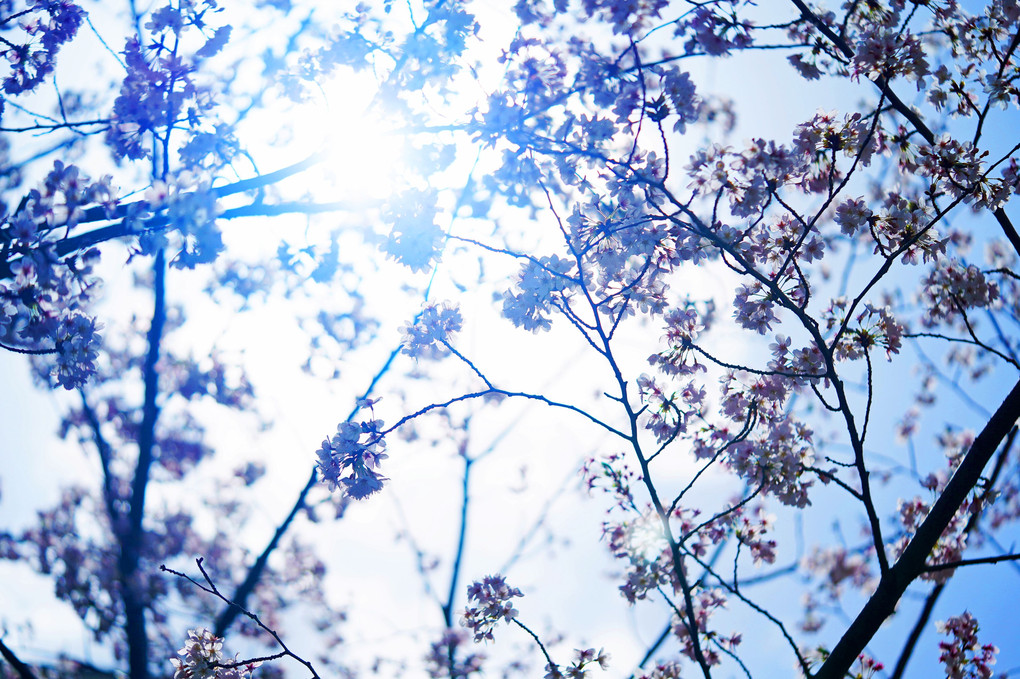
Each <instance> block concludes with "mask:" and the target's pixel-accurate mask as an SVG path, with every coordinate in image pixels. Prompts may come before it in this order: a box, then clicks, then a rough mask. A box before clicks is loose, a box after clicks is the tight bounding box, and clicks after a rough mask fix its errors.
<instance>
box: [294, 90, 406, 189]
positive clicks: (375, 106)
mask: <svg viewBox="0 0 1020 679" xmlns="http://www.w3.org/2000/svg"><path fill="white" fill-rule="evenodd" d="M377 92H378V82H377V81H376V80H375V79H374V78H373V77H372V76H371V74H368V73H352V72H350V71H347V72H340V73H338V74H336V75H335V76H334V77H332V78H330V79H329V80H327V81H326V82H324V83H322V85H321V87H320V88H317V89H316V90H313V91H312V92H311V98H310V99H309V101H308V102H306V103H304V104H302V105H301V106H300V107H299V108H298V109H297V111H296V116H297V117H296V118H295V130H294V134H295V142H296V144H295V145H296V147H297V148H306V149H309V150H310V151H311V152H312V153H314V152H321V153H323V154H325V156H326V159H325V161H324V162H323V166H322V169H323V171H324V172H323V181H324V184H325V185H324V186H322V187H321V188H320V187H309V188H310V189H313V188H314V192H315V193H320V191H321V193H323V195H326V196H330V198H329V199H330V200H336V199H339V200H351V199H356V200H367V201H375V200H385V199H386V198H387V197H388V196H390V195H392V194H393V192H394V191H395V190H396V189H397V187H398V186H399V184H400V178H401V176H402V175H403V174H404V172H405V162H406V160H405V143H406V140H405V137H404V135H403V134H402V133H401V130H400V129H399V121H398V120H397V119H396V117H395V116H391V115H388V114H387V112H386V110H385V106H384V105H383V104H381V103H379V102H377V101H376V100H375V99H376V93H377Z"/></svg>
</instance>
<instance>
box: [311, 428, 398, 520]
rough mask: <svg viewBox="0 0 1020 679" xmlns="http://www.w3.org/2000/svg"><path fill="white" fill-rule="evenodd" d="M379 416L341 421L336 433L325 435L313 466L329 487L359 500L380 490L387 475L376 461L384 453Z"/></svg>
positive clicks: (384, 446) (381, 458)
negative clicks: (363, 419)
mask: <svg viewBox="0 0 1020 679" xmlns="http://www.w3.org/2000/svg"><path fill="white" fill-rule="evenodd" d="M382 426H383V422H382V420H366V421H364V422H341V423H340V425H339V426H338V427H337V433H336V434H334V435H333V437H332V438H331V439H325V440H323V442H322V445H321V446H320V447H319V450H318V451H317V452H316V454H317V455H318V458H319V461H318V463H317V468H318V470H319V474H320V475H321V476H322V479H323V481H325V482H326V483H327V484H328V485H329V489H330V490H331V491H332V490H337V489H340V491H341V492H342V493H343V495H344V496H345V497H349V498H352V499H354V500H361V499H363V498H366V497H368V496H369V495H371V494H372V493H375V492H376V491H378V490H380V489H381V488H382V486H383V482H384V481H386V480H387V479H386V478H385V477H384V476H382V475H381V474H379V472H378V471H377V470H378V468H379V462H380V461H381V460H384V459H386V458H387V457H388V456H387V455H386V453H384V452H383V451H384V450H385V449H386V441H385V440H384V439H383V436H382V433H381V430H382Z"/></svg>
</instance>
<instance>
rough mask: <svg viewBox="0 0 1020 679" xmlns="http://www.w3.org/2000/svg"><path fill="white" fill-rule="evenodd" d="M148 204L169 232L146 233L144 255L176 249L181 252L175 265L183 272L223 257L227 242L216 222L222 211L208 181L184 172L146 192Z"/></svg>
mask: <svg viewBox="0 0 1020 679" xmlns="http://www.w3.org/2000/svg"><path fill="white" fill-rule="evenodd" d="M145 203H146V204H147V206H148V209H149V212H151V213H154V214H158V215H160V217H161V219H162V220H165V222H166V228H165V230H159V231H147V232H143V233H142V235H141V237H140V238H139V246H140V248H141V250H142V252H145V253H150V252H154V251H155V250H156V249H158V248H162V247H164V246H165V245H168V244H169V245H173V246H174V247H175V249H177V251H178V252H177V255H176V256H175V257H174V258H173V260H172V262H171V264H172V266H174V267H176V268H181V269H193V268H195V266H197V265H198V264H207V263H209V262H212V261H214V260H215V259H216V257H217V256H218V255H219V254H220V251H221V250H222V249H223V238H222V235H221V234H220V229H219V226H218V225H217V223H216V218H217V217H218V216H219V215H220V212H222V210H221V208H220V206H219V203H218V202H217V200H216V194H215V193H214V192H213V191H212V190H211V189H210V186H209V182H208V180H207V179H204V178H202V177H200V176H198V175H195V174H193V173H191V172H181V173H178V174H176V175H174V176H172V177H168V180H167V181H163V180H156V181H154V182H153V183H152V185H151V186H150V187H149V188H148V189H147V190H146V191H145Z"/></svg>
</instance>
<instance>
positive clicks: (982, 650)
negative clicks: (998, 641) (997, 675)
mask: <svg viewBox="0 0 1020 679" xmlns="http://www.w3.org/2000/svg"><path fill="white" fill-rule="evenodd" d="M936 628H937V629H938V631H939V632H941V633H942V634H947V635H949V637H950V638H949V640H948V641H940V642H939V650H940V651H941V652H942V653H941V654H940V655H939V662H941V663H942V664H943V665H945V671H946V676H947V677H949V679H991V677H992V674H993V671H992V665H994V664H995V656H996V654H997V653H998V652H999V649H998V648H996V647H995V646H993V645H992V644H981V642H980V641H978V637H977V633H978V629H979V627H978V622H977V620H975V619H974V616H973V615H971V614H970V613H969V612H964V613H963V614H962V615H957V616H953V617H952V618H949V619H948V620H946V621H945V622H940V623H937V624H936Z"/></svg>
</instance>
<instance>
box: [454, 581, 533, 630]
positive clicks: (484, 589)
mask: <svg viewBox="0 0 1020 679" xmlns="http://www.w3.org/2000/svg"><path fill="white" fill-rule="evenodd" d="M467 595H468V606H467V607H466V608H465V609H464V615H463V616H461V619H460V624H461V625H462V626H464V627H466V628H468V630H470V631H471V633H472V634H474V638H475V641H476V642H477V641H491V640H492V638H493V637H492V630H493V629H494V628H495V626H496V623H498V622H499V621H500V620H503V621H504V622H508V623H509V622H510V621H511V620H513V619H514V618H516V617H517V609H516V608H514V606H513V603H512V602H511V599H513V598H515V597H521V596H524V595H523V594H522V593H521V590H519V589H517V588H516V587H511V586H510V585H508V584H506V580H504V579H503V576H502V575H499V574H496V575H487V576H485V577H484V578H483V579H482V580H481V581H476V582H473V583H471V585H469V586H468V590H467Z"/></svg>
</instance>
